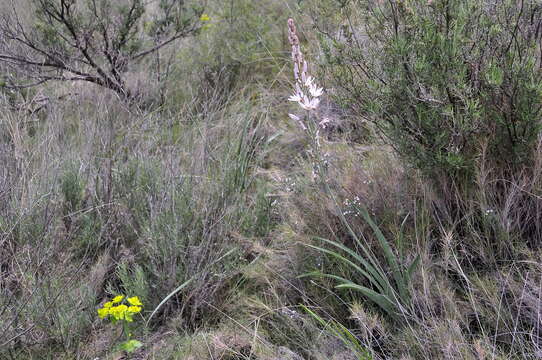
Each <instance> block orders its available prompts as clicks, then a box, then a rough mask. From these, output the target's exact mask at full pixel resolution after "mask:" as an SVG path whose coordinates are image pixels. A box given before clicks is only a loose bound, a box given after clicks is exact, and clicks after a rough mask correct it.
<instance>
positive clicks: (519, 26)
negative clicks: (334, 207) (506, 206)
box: [322, 0, 542, 185]
mask: <svg viewBox="0 0 542 360" xmlns="http://www.w3.org/2000/svg"><path fill="white" fill-rule="evenodd" d="M522 4H523V5H522V6H520V5H518V4H517V3H516V2H508V1H504V2H498V3H492V2H489V1H472V0H469V1H460V0H439V1H432V2H430V3H429V4H428V2H427V1H422V0H416V1H408V2H406V1H405V2H399V3H397V4H395V3H393V2H386V3H385V4H381V5H378V6H377V5H376V3H374V2H372V1H365V0H359V1H352V2H350V5H349V6H348V7H345V8H344V9H343V14H347V15H345V18H346V17H347V16H355V18H356V19H358V21H357V22H354V23H352V22H351V23H350V26H347V27H346V28H341V30H340V33H341V37H340V38H339V39H336V38H331V37H323V38H322V43H323V46H324V52H325V54H326V56H327V61H328V63H329V65H330V66H331V67H330V69H331V73H332V77H333V78H334V79H335V81H336V82H337V84H339V88H340V89H341V91H339V93H338V97H339V98H341V99H342V100H343V102H344V103H347V104H349V105H350V106H351V107H352V108H353V109H355V110H356V111H357V112H358V114H360V115H362V116H363V117H365V118H369V119H371V120H372V121H373V122H374V123H375V124H376V125H377V126H378V127H379V128H380V129H381V130H382V131H383V132H384V133H385V134H386V135H387V136H389V137H390V139H391V140H392V142H393V144H394V145H395V147H396V148H397V149H398V150H399V152H400V153H401V154H402V155H404V156H405V157H406V158H407V159H408V160H409V161H410V162H411V163H413V164H414V165H415V166H416V167H418V168H420V169H422V170H424V171H425V172H426V173H427V174H430V175H432V176H434V175H436V174H437V175H442V174H446V176H449V177H451V178H453V179H458V180H460V181H462V182H466V183H467V185H468V183H469V182H470V183H472V176H473V173H474V168H475V162H476V160H477V159H479V157H480V156H481V153H482V148H487V150H488V152H487V154H486V155H487V156H488V159H489V160H490V162H491V166H494V167H496V168H498V169H499V170H504V169H505V170H506V171H514V170H513V169H518V168H521V167H522V166H529V165H528V164H530V163H531V162H532V156H533V150H534V148H535V145H536V141H537V137H538V135H539V133H540V124H539V121H538V119H539V116H540V105H541V101H542V100H541V96H540V95H541V94H542V81H541V80H540V70H539V67H538V65H537V63H538V60H537V59H538V56H539V50H538V47H537V45H536V44H537V43H538V42H539V37H540V36H541V34H540V33H539V32H533V31H531V29H532V28H533V26H536V24H535V22H534V20H533V19H534V18H536V17H537V16H538V14H539V12H540V8H539V7H538V6H537V5H535V3H534V2H531V1H527V2H524V3H523V2H522ZM348 14H350V15H348ZM361 19H362V20H363V21H360V20H361ZM379 53H380V54H382V55H383V56H379V55H378V54H379ZM354 64H355V65H354Z"/></svg>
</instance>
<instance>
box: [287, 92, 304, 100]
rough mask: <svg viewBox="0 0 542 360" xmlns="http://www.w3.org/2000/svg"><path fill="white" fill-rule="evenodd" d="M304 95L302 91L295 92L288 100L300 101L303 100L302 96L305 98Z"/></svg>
mask: <svg viewBox="0 0 542 360" xmlns="http://www.w3.org/2000/svg"><path fill="white" fill-rule="evenodd" d="M305 97H306V96H305V95H304V94H303V93H302V92H297V93H295V94H293V95H291V96H290V97H289V98H288V100H290V101H295V102H301V101H302V100H303V98H305Z"/></svg>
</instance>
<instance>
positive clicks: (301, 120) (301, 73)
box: [288, 19, 328, 176]
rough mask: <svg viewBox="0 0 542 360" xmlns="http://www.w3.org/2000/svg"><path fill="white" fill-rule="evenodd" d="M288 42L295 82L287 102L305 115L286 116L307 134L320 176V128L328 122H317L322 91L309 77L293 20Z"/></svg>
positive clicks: (322, 162)
mask: <svg viewBox="0 0 542 360" xmlns="http://www.w3.org/2000/svg"><path fill="white" fill-rule="evenodd" d="M288 40H289V42H290V45H291V46H292V61H293V63H294V80H295V85H294V93H293V94H292V95H291V96H290V97H289V98H288V100H289V101H292V102H295V103H297V104H298V105H299V107H300V108H301V109H302V110H303V111H304V112H305V113H306V116H305V117H301V116H298V115H296V114H288V116H289V117H290V118H291V119H292V120H295V121H297V122H298V124H299V125H300V126H301V128H302V129H303V130H304V131H305V132H307V133H308V136H309V138H310V140H311V147H312V149H311V150H312V155H313V156H314V158H315V159H314V160H315V164H314V165H315V168H316V169H315V170H316V171H317V172H318V173H319V175H320V176H322V175H323V174H322V173H321V171H322V165H324V164H325V161H324V160H323V157H322V156H321V151H320V128H325V126H326V123H327V122H328V120H327V119H324V120H322V121H320V122H318V121H317V120H316V118H317V117H316V114H315V112H316V109H318V106H319V105H320V97H321V96H322V94H323V93H324V89H323V88H321V87H318V85H317V84H316V82H315V80H314V78H313V77H312V76H310V75H309V72H308V68H309V65H308V63H307V61H306V60H305V59H304V57H303V53H302V52H301V47H300V46H299V37H298V36H297V29H296V27H295V23H294V20H293V19H288Z"/></svg>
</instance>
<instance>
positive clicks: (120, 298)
mask: <svg viewBox="0 0 542 360" xmlns="http://www.w3.org/2000/svg"><path fill="white" fill-rule="evenodd" d="M122 299H124V295H118V296H115V297H114V298H113V304H118V303H120V302H121V301H122Z"/></svg>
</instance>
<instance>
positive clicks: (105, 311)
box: [98, 307, 109, 319]
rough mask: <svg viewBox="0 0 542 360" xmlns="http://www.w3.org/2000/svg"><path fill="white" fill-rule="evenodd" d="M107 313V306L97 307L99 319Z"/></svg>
mask: <svg viewBox="0 0 542 360" xmlns="http://www.w3.org/2000/svg"><path fill="white" fill-rule="evenodd" d="M107 315H109V309H108V308H105V307H103V308H101V309H98V316H99V317H100V319H103V318H105V317H106V316H107Z"/></svg>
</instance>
